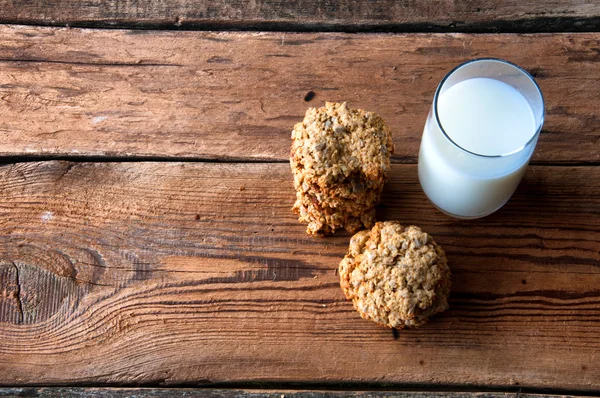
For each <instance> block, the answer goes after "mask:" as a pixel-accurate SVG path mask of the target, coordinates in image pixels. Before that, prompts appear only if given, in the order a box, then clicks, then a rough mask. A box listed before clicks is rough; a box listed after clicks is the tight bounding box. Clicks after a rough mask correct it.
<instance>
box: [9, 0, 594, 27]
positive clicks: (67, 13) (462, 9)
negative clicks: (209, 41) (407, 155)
mask: <svg viewBox="0 0 600 398" xmlns="http://www.w3.org/2000/svg"><path fill="white" fill-rule="evenodd" d="M0 9H2V16H1V17H0V22H2V23H19V24H22V23H24V24H36V25H38V24H47V25H63V26H64V25H71V26H87V27H90V26H95V27H116V26H120V27H158V28H171V29H178V28H186V29H257V28H259V29H269V30H292V31H297V30H342V31H365V30H388V31H389V30H393V31H456V30H460V31H471V32H494V33H497V32H498V31H499V30H502V31H512V32H514V31H521V32H523V31H553V32H560V31H573V30H579V31H590V30H598V28H599V23H598V17H600V5H599V4H597V2H593V1H589V0H547V1H544V2H539V1H534V2H531V1H529V2H525V1H519V0H504V1H501V2H498V1H494V0H462V1H446V0H427V1H410V0H403V1H395V0H375V1H366V0H362V1H352V0H330V1H327V2H326V3H323V2H319V1H307V0H292V1H287V0H275V1H273V0H256V1H253V2H250V3H249V2H247V1H241V0H233V1H227V2H222V1H218V0H202V1H191V0H176V1H169V2H164V1H147V2H142V3H140V2H132V1H129V0H108V1H101V0H91V1H86V2H85V3H82V2H80V1H77V0H57V1H53V2H52V4H51V5H49V4H48V3H47V2H45V1H43V0H35V1H28V2H17V3H15V2H12V1H10V0H1V1H0Z"/></svg>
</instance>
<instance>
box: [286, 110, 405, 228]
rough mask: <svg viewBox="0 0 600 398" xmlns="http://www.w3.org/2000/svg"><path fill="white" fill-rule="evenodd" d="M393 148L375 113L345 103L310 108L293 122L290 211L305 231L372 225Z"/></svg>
mask: <svg viewBox="0 0 600 398" xmlns="http://www.w3.org/2000/svg"><path fill="white" fill-rule="evenodd" d="M393 150H394V147H393V144H392V136H391V133H390V129H389V128H388V127H387V126H386V125H385V123H384V121H383V119H381V117H379V116H377V115H376V114H375V113H373V112H365V111H363V110H360V109H350V108H348V106H347V104H346V103H345V102H344V103H342V104H339V103H332V102H327V103H326V104H325V106H324V107H321V108H318V109H316V108H310V109H309V110H308V111H307V112H306V115H305V117H304V120H303V121H302V123H298V124H296V125H295V126H294V130H293V131H292V147H291V155H290V165H291V168H292V174H293V175H294V187H295V188H296V202H295V204H294V207H293V210H294V211H295V212H296V213H297V214H298V215H299V221H300V222H306V223H308V226H307V230H306V232H307V233H308V234H310V235H321V234H323V235H328V234H332V233H334V232H335V230H336V229H341V228H344V229H346V230H347V231H349V232H351V233H354V232H356V231H358V230H359V229H361V228H365V227H366V228H370V227H372V226H373V224H374V223H375V206H376V205H377V204H378V203H379V199H380V196H381V190H382V189H383V185H384V184H385V183H386V182H387V180H388V172H389V170H390V156H391V154H392V153H393Z"/></svg>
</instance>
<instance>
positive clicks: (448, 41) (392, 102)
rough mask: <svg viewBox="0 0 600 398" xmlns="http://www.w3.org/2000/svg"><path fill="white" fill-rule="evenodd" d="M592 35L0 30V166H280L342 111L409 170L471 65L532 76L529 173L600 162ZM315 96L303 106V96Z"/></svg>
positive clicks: (596, 37)
mask: <svg viewBox="0 0 600 398" xmlns="http://www.w3.org/2000/svg"><path fill="white" fill-rule="evenodd" d="M598 48H600V34H564V35H563V34H561V35H463V34H424V35H373V34H371V35H365V34H359V35H352V34H283V33H281V34H280V33H277V34H275V33H268V34H267V33H259V34H255V33H205V32H204V33H202V32H141V33H140V32H137V31H115V30H113V31H102V30H78V29H58V28H31V27H23V26H19V27H13V26H0V65H1V67H2V73H1V74H0V98H1V102H0V104H2V119H1V120H0V133H2V134H0V155H2V156H99V157H106V156H109V157H116V158H121V157H126V158H131V157H160V158H166V159H173V158H176V159H243V160H248V159H261V160H277V161H287V159H288V156H289V147H290V132H291V129H292V127H293V125H294V124H295V123H296V122H298V121H301V120H302V117H303V116H304V112H305V111H306V109H307V108H308V107H309V106H322V105H323V104H324V102H325V101H326V100H333V101H344V100H346V101H349V103H350V104H351V106H355V107H360V108H363V109H367V110H371V111H375V112H377V113H379V114H380V115H381V116H382V117H383V118H384V119H385V120H386V121H387V123H388V124H389V125H390V127H391V129H392V133H393V136H394V141H395V144H396V155H395V157H394V161H396V162H415V160H416V157H417V153H418V148H419V144H420V140H421V133H422V129H423V125H424V122H425V118H426V116H427V113H428V112H429V108H430V106H431V103H432V100H433V94H434V91H435V88H436V86H437V84H438V83H439V81H440V80H441V79H442V78H443V76H444V75H445V74H446V73H447V72H448V71H449V70H450V69H451V68H453V67H454V66H455V65H457V64H459V63H461V62H463V61H465V60H467V59H471V58H477V57H489V56H493V57H500V58H506V59H508V60H511V61H513V62H516V63H517V64H520V65H522V66H523V67H525V68H527V69H529V70H530V71H532V72H533V73H534V74H535V75H536V77H537V79H538V81H539V83H540V85H541V88H542V90H543V91H544V94H545V97H546V104H547V119H546V120H547V121H546V125H545V130H544V133H543V135H542V137H541V139H540V142H539V144H538V149H537V151H536V153H535V155H534V158H533V162H534V163H564V162H567V163H568V162H571V163H572V162H575V163H577V162H581V163H596V164H597V163H598V162H600V144H599V143H598V140H599V139H600V111H599V109H600V108H598V107H597V106H596V105H597V104H596V102H595V101H590V98H600V68H599V67H598V65H600V57H599V56H598ZM311 91H312V92H314V93H315V94H316V95H315V97H314V99H312V100H311V101H310V102H306V101H305V100H304V99H305V97H306V94H307V93H308V92H311Z"/></svg>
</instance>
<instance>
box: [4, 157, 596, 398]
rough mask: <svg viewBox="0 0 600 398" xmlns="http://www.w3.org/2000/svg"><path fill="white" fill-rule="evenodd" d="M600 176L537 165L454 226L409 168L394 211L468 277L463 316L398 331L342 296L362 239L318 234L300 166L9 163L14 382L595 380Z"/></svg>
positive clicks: (460, 308)
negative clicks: (495, 205) (297, 190)
mask: <svg viewBox="0 0 600 398" xmlns="http://www.w3.org/2000/svg"><path fill="white" fill-rule="evenodd" d="M599 178H600V168H598V167H564V166H562V167H553V166H534V167H530V169H529V170H528V172H527V174H526V176H525V179H524V181H523V183H522V185H521V187H520V188H519V190H518V191H517V193H516V195H515V196H514V197H513V199H512V200H511V201H510V202H509V203H508V204H507V205H506V206H505V207H504V208H503V209H501V210H500V211H499V212H498V213H496V214H494V215H492V216H490V217H487V218H484V219H481V220H476V221H457V220H453V219H450V218H447V217H446V216H444V215H442V214H441V213H439V212H438V211H437V210H434V209H433V208H432V206H431V205H430V204H429V203H428V202H427V201H426V199H425V197H424V195H423V194H422V192H421V190H420V188H419V185H418V182H417V176H416V166H414V165H398V164H396V165H394V166H393V168H392V178H391V181H390V183H389V185H388V186H387V187H386V189H385V190H384V197H383V202H382V205H381V207H380V209H379V210H380V213H379V217H380V219H398V220H401V221H402V222H404V223H406V224H412V223H414V224H417V225H419V226H421V227H422V228H423V229H424V230H426V231H428V232H430V233H431V234H432V235H433V236H434V237H435V239H436V240H437V241H438V242H439V243H440V244H441V245H442V246H443V247H444V248H445V249H446V251H447V254H448V258H449V263H450V265H451V268H452V271H453V276H452V278H453V290H452V295H451V300H450V310H449V311H447V312H445V313H444V314H443V315H441V316H439V317H436V318H435V319H433V320H432V322H430V323H429V324H428V325H426V326H424V327H422V328H421V329H417V330H408V331H401V332H399V333H396V334H394V333H392V331H390V330H388V329H384V328H381V327H378V326H377V325H375V324H372V323H370V322H367V321H364V320H362V319H360V317H359V316H358V315H357V314H356V313H355V312H354V310H353V309H352V306H351V304H350V303H349V302H347V301H345V300H344V298H343V295H342V292H341V290H340V288H339V286H338V276H337V275H336V272H335V270H336V268H337V264H338V262H339V260H340V258H341V257H342V256H343V255H344V253H345V250H346V248H347V244H348V240H349V237H348V236H347V235H343V234H342V235H336V236H335V237H332V238H328V239H315V238H311V237H309V236H307V235H305V233H304V226H303V225H301V224H298V223H297V221H296V219H295V216H294V215H293V214H292V213H291V211H290V207H291V205H292V201H293V198H294V192H293V190H292V188H291V176H290V171H289V166H288V165H286V164H260V163H254V164H235V163H175V162H162V163H160V162H159V163H149V162H132V163H69V162H58V161H54V162H37V163H18V164H11V165H5V166H3V167H0V192H2V195H0V259H1V263H0V264H2V268H0V272H3V273H2V274H1V275H2V278H3V288H2V289H3V290H2V291H3V294H2V300H3V301H2V303H0V311H1V312H0V342H2V343H1V344H0V385H4V386H10V385H21V386H23V385H30V384H37V385H40V384H41V385H48V384H75V383H79V384H82V383H94V384H97V383H113V384H117V383H124V384H129V385H131V384H142V385H143V384H152V385H157V384H161V385H180V384H182V383H193V384H194V385H202V384H211V383H236V382H242V381H248V380H252V381H253V382H268V383H292V382H294V383H299V382H305V381H311V382H313V383H321V384H325V385H333V384H337V385H339V383H346V385H348V383H349V385H352V384H353V383H367V384H370V385H382V384H385V385H388V386H389V385H391V386H398V385H406V384H413V385H414V383H418V384H421V383H424V384H428V385H438V386H441V385H454V386H477V385H486V386H488V387H489V388H511V387H517V386H518V387H525V388H557V389H575V390H579V391H598V390H599V389H600V378H599V377H598V376H599V375H600V362H599V361H598V358H599V357H600V356H599V354H600V342H599V341H598V339H597V336H598V333H599V332H600V290H599V289H598V286H600V212H599V209H600V186H599V185H598V184H596V183H592V182H594V181H598V179H599ZM19 307H20V309H19Z"/></svg>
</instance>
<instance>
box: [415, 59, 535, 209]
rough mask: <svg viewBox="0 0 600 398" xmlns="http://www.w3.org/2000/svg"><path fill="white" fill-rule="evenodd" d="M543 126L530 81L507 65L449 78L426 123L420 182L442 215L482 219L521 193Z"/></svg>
mask: <svg viewBox="0 0 600 398" xmlns="http://www.w3.org/2000/svg"><path fill="white" fill-rule="evenodd" d="M543 123H544V99H543V97H542V92H541V91H540V88H539V87H538V85H537V84H536V82H535V81H534V80H533V78H532V77H531V75H530V74H529V73H527V72H526V71H525V70H523V69H521V68H520V67H518V66H516V65H514V64H511V63H510V62H507V61H504V60H501V59H494V58H485V59H476V60H473V61H469V62H466V63H464V64H462V65H459V66H458V67H456V68H455V69H454V70H452V71H451V72H450V73H448V74H447V75H446V77H444V79H443V80H442V81H441V83H440V85H439V86H438V88H437V90H436V92H435V96H434V99H433V106H432V108H431V111H430V112H429V116H428V117H427V122H426V123H425V129H424V131H423V139H422V141H421V150H420V152H419V181H420V183H421V187H422V188H423V191H424V192H425V194H426V195H427V197H428V198H429V200H431V202H433V204H434V205H435V206H436V207H437V208H438V209H440V210H441V211H442V212H444V213H446V214H448V215H450V216H453V217H457V218H466V219H469V218H479V217H484V216H487V215H489V214H491V213H493V212H495V211H496V210H498V209H499V208H501V207H502V206H503V205H504V204H505V203H506V202H507V201H508V199H509V198H510V197H511V195H512V194H513V193H514V192H515V190H516V189H517V185H519V181H521V177H523V174H524V173H525V168H526V167H527V164H528V163H529V159H530V158H531V154H532V153H533V150H534V149H535V145H536V143H537V140H538V136H539V134H540V131H541V129H542V125H543Z"/></svg>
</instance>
